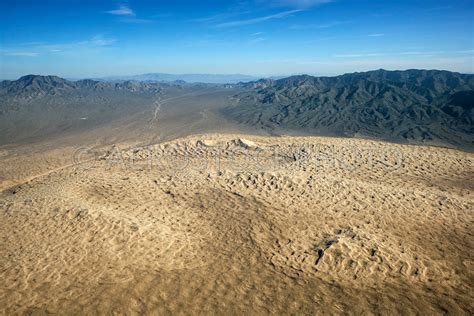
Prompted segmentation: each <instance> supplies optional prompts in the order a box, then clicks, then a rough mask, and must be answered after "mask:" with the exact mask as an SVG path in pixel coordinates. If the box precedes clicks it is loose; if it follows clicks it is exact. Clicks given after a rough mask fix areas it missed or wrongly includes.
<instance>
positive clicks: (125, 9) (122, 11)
mask: <svg viewBox="0 0 474 316" xmlns="http://www.w3.org/2000/svg"><path fill="white" fill-rule="evenodd" d="M107 13H108V14H112V15H125V16H135V12H133V10H132V9H131V8H130V7H129V6H127V5H121V6H120V7H119V8H118V9H115V10H110V11H107Z"/></svg>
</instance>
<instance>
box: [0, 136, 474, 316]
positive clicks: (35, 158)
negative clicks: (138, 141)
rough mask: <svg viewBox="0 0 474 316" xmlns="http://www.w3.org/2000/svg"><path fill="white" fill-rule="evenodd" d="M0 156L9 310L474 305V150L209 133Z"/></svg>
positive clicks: (3, 301)
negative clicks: (149, 143) (141, 143)
mask: <svg viewBox="0 0 474 316" xmlns="http://www.w3.org/2000/svg"><path fill="white" fill-rule="evenodd" d="M133 145H134V144H131V143H123V144H119V145H117V146H116V147H110V146H107V147H103V146H102V147H100V146H91V148H92V150H91V151H86V150H85V149H82V150H78V148H75V147H73V146H62V147H57V146H56V147H54V146H52V147H51V148H49V149H44V150H42V151H38V150H36V149H35V148H31V147H29V148H28V149H22V148H14V147H12V148H6V147H4V148H2V150H1V152H0V169H1V170H2V172H1V174H0V177H1V179H0V183H1V184H0V185H1V188H2V189H3V190H4V191H3V192H2V193H0V280H1V286H0V310H1V313H3V314H13V313H31V314H45V313H57V314H77V313H82V314H95V313H101V314H112V313H113V314H142V313H147V314H168V313H173V314H209V313H218V314H228V313H230V314H242V313H257V314H267V313H278V314H283V313H285V314H287V313H289V314H312V315H313V314H321V313H331V314H361V313H364V314H393V313H411V314H423V315H426V314H445V313H451V314H461V315H462V314H465V315H470V314H472V313H473V312H474V294H473V293H474V291H473V284H474V274H473V271H474V255H473V253H474V251H473V248H474V236H473V234H474V229H473V228H474V226H473V222H474V211H473V210H474V207H473V206H474V194H473V193H474V181H473V180H474V167H473V160H474V155H473V154H470V153H465V152H461V151H456V150H451V149H443V148H435V147H420V146H409V145H397V144H389V143H383V142H376V141H368V140H356V139H339V138H321V137H257V136H244V135H217V134H211V135H200V136H190V137H186V138H181V139H177V140H174V141H170V142H167V143H161V144H159V145H152V146H147V147H141V148H136V147H133Z"/></svg>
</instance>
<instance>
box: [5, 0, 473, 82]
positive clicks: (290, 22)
mask: <svg viewBox="0 0 474 316" xmlns="http://www.w3.org/2000/svg"><path fill="white" fill-rule="evenodd" d="M473 21H474V0H450V1H445V0H425V1H423V0H420V1H414V0H410V1H406V0H399V1H382V0H371V1H369V0H354V1H349V0H332V1H331V0H268V1H263V0H237V1H207V0H201V1H180V0H174V1H139V0H129V1H91V0H83V1H77V0H62V1H61V0H54V1H52V0H48V1H41V0H29V1H26V0H12V1H2V2H1V3H0V30H1V31H0V32H1V37H0V78H8V79H13V78H18V77H19V76H22V75H25V74H30V73H34V74H55V75H59V76H63V77H67V78H84V77H99V76H108V75H130V74H140V73H147V72H168V73H225V74H230V73H242V74H252V75H291V74H299V73H308V74H316V75H335V74H341V73H347V72H354V71H366V70H371V69H378V68H385V69H408V68H425V69H447V70H453V71H459V72H469V73H473V72H474V24H473V23H474V22H473Z"/></svg>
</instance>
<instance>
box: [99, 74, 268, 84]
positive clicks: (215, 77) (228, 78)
mask: <svg viewBox="0 0 474 316" xmlns="http://www.w3.org/2000/svg"><path fill="white" fill-rule="evenodd" d="M258 79H259V78H258V77H253V76H248V75H241V74H231V75H219V74H166V73H147V74H142V75H133V76H112V77H104V78H98V79H96V80H104V81H124V80H137V81H146V82H175V81H185V82H189V83H218V84H226V83H231V84H232V83H239V82H249V81H254V80H258Z"/></svg>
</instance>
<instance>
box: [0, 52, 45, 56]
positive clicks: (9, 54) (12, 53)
mask: <svg viewBox="0 0 474 316" xmlns="http://www.w3.org/2000/svg"><path fill="white" fill-rule="evenodd" d="M4 55H6V56H16V57H36V56H38V55H39V53H35V52H5V53H4Z"/></svg>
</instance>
